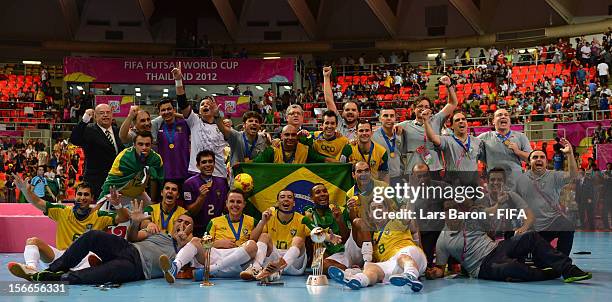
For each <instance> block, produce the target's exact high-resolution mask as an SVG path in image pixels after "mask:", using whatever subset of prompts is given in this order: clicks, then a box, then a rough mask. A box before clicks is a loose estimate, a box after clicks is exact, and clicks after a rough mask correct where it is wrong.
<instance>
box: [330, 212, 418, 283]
mask: <svg viewBox="0 0 612 302" xmlns="http://www.w3.org/2000/svg"><path fill="white" fill-rule="evenodd" d="M392 209H393V205H391V204H387V203H385V202H380V203H378V202H375V203H371V204H370V206H369V209H368V216H369V219H368V220H369V221H370V223H369V225H370V228H369V229H368V231H366V233H367V235H368V236H371V238H372V241H373V242H374V262H367V263H366V264H365V265H364V269H363V272H362V273H361V272H360V273H356V274H350V275H347V274H346V271H344V270H342V269H340V268H338V267H335V266H332V267H330V268H329V276H330V277H331V278H332V279H333V280H334V281H336V282H338V283H340V284H342V285H345V286H347V287H349V288H351V289H360V288H364V287H368V286H373V285H375V284H376V283H378V282H385V281H388V282H390V283H391V284H393V285H395V286H405V285H408V286H410V289H411V290H412V291H413V292H418V291H421V289H423V283H421V281H419V276H420V275H422V274H423V273H424V272H425V269H426V268H427V259H426V257H425V254H424V253H423V250H421V248H420V247H419V245H418V243H417V240H414V239H413V237H412V234H415V235H416V233H417V231H416V227H415V225H414V224H413V223H412V221H406V220H396V219H393V220H392V219H388V216H386V215H384V214H383V213H387V212H389V211H391V210H392Z"/></svg>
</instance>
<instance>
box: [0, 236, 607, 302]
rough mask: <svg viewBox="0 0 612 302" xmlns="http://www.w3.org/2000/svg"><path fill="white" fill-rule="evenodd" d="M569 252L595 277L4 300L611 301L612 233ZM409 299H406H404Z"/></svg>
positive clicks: (110, 292) (226, 283) (4, 274)
mask: <svg viewBox="0 0 612 302" xmlns="http://www.w3.org/2000/svg"><path fill="white" fill-rule="evenodd" d="M572 252H573V253H576V252H591V254H582V255H580V254H579V255H576V254H573V255H572V258H573V259H574V263H576V264H577V265H578V266H580V267H581V268H582V269H583V270H585V271H590V272H592V273H593V279H591V280H588V281H583V282H577V283H573V284H565V283H563V281H562V280H561V279H559V280H552V281H545V282H531V283H507V282H492V281H484V280H476V279H467V278H458V279H447V280H434V281H429V280H425V281H424V286H425V287H424V289H423V290H422V291H421V292H420V293H413V292H412V291H411V290H410V289H409V288H408V287H403V288H399V287H395V286H393V285H390V284H389V285H382V284H378V285H376V286H374V287H370V288H365V289H361V290H358V291H352V290H350V289H346V288H341V287H340V286H339V285H338V284H337V283H334V282H333V281H332V280H330V285H329V286H323V287H307V286H306V285H305V282H306V276H300V277H290V276H283V278H282V281H284V285H283V286H268V287H264V286H257V284H256V283H255V282H252V283H249V282H243V281H241V280H227V279H213V280H212V281H213V282H215V285H214V286H213V287H207V288H200V286H199V283H197V282H191V281H190V280H178V282H177V283H175V284H174V285H168V284H167V283H166V281H165V280H164V279H156V280H149V281H140V282H133V283H127V284H123V285H122V286H121V287H119V288H111V289H101V288H97V287H94V286H69V295H68V296H56V297H50V296H47V297H41V296H38V297H34V296H6V295H5V293H4V292H1V293H0V302H4V301H11V302H13V301H15V302H17V301H45V302H46V301H71V302H72V301H75V302H76V301H88V302H95V301H110V300H113V301H156V302H171V301H249V302H273V301H284V302H299V301H326V302H342V301H352V302H356V301H371V302H386V301H400V300H403V301H410V302H416V301H447V302H459V301H461V302H464V301H465V302H467V301H469V302H480V301H488V302H491V301H495V302H502V301H538V302H546V301H554V302H561V301H573V302H581V301H588V302H599V301H610V299H611V298H610V297H612V257H610V256H611V254H612V253H611V252H612V233H610V232H603V233H576V237H575V241H574V248H573V251H572ZM0 259H1V267H0V281H14V280H17V279H16V278H14V277H13V276H12V275H10V273H9V272H8V270H7V268H6V266H7V263H8V262H10V261H23V258H22V255H21V254H0ZM408 299H409V300H408Z"/></svg>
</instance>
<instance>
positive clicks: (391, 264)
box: [371, 245, 427, 282]
mask: <svg viewBox="0 0 612 302" xmlns="http://www.w3.org/2000/svg"><path fill="white" fill-rule="evenodd" d="M400 255H408V256H410V257H411V258H412V259H414V261H415V262H416V264H417V269H418V270H419V275H422V274H423V273H425V269H426V268H427V257H425V253H423V250H421V249H420V248H419V247H418V246H414V245H413V246H407V247H405V248H402V249H401V250H400V251H399V252H397V254H395V255H393V257H391V259H389V260H387V261H384V262H378V263H372V264H371V265H378V267H380V268H381V269H382V270H383V272H384V273H385V279H384V280H383V282H387V281H389V277H391V276H393V275H396V274H400V273H402V272H403V271H404V270H403V269H402V268H401V267H400V266H399V265H397V258H399V256H400Z"/></svg>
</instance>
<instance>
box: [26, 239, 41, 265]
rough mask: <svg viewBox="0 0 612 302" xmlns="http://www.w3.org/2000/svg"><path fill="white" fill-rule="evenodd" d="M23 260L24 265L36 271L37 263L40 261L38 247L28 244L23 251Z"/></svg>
mask: <svg viewBox="0 0 612 302" xmlns="http://www.w3.org/2000/svg"><path fill="white" fill-rule="evenodd" d="M23 258H24V259H25V264H26V265H29V266H31V267H34V268H36V269H38V262H39V261H40V251H39V250H38V247H37V246H36V245H33V244H28V245H26V246H25V249H24V250H23Z"/></svg>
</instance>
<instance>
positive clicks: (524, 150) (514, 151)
mask: <svg viewBox="0 0 612 302" xmlns="http://www.w3.org/2000/svg"><path fill="white" fill-rule="evenodd" d="M493 125H494V126H495V130H494V131H493V130H492V131H487V132H485V133H482V134H480V135H478V138H479V139H480V140H481V141H482V143H483V145H482V149H483V150H482V152H481V155H480V160H481V161H483V162H484V163H485V164H486V166H487V171H489V170H491V169H493V168H495V167H497V168H503V169H504V170H506V172H507V173H509V177H508V183H509V184H510V185H511V186H513V185H514V184H515V182H516V178H517V177H518V176H519V175H520V174H521V173H522V171H523V169H522V167H521V161H523V160H527V156H529V152H531V145H529V139H528V138H527V136H526V135H525V134H524V133H522V132H516V131H512V130H510V126H511V121H510V113H508V111H507V110H506V109H498V110H497V111H495V113H494V114H493Z"/></svg>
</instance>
